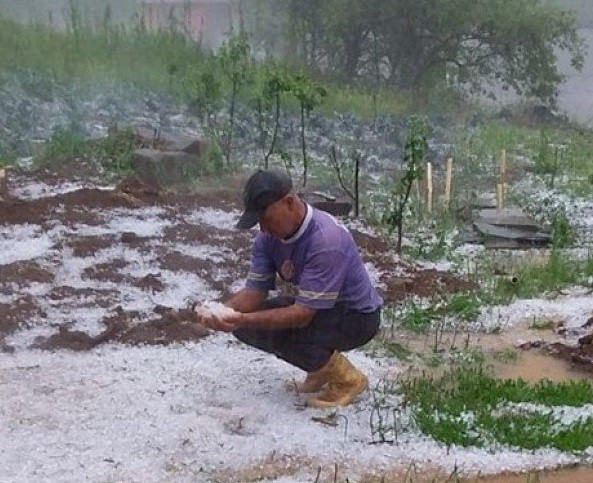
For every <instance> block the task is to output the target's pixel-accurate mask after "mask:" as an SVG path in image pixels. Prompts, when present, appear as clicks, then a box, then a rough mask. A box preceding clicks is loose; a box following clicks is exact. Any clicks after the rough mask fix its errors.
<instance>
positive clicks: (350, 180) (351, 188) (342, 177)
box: [329, 146, 362, 218]
mask: <svg viewBox="0 0 593 483" xmlns="http://www.w3.org/2000/svg"><path fill="white" fill-rule="evenodd" d="M361 159H362V153H361V152H360V151H358V150H357V149H353V150H352V155H351V160H352V164H351V165H350V166H349V167H348V166H347V165H346V163H345V162H344V161H338V156H337V154H336V147H335V146H332V147H331V148H330V150H329V160H330V163H331V165H332V167H333V168H334V170H335V172H336V175H337V176H338V182H339V183H340V186H341V187H342V189H343V190H344V191H345V192H346V194H347V195H348V196H349V197H350V199H352V201H353V202H354V217H355V218H358V215H359V214H360V190H359V184H360V161H361Z"/></svg>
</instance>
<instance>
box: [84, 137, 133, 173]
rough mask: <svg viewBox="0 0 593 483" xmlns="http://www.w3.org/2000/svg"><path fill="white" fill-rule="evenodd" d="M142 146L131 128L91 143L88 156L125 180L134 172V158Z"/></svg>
mask: <svg viewBox="0 0 593 483" xmlns="http://www.w3.org/2000/svg"><path fill="white" fill-rule="evenodd" d="M141 144H142V143H141V141H139V140H138V138H137V136H136V134H135V133H134V131H133V129H132V128H131V127H129V128H127V129H123V130H119V131H114V132H110V133H109V134H108V135H107V137H104V138H101V139H98V140H96V141H94V142H93V143H90V145H89V148H88V153H87V155H88V157H90V158H91V159H92V160H93V161H95V162H96V163H98V164H99V165H101V166H102V167H103V168H104V169H106V170H107V171H108V172H112V173H115V174H116V175H117V176H118V177H121V178H123V177H125V176H128V175H129V174H130V173H131V172H132V166H131V162H132V156H133V154H134V150H135V149H137V148H139V147H141Z"/></svg>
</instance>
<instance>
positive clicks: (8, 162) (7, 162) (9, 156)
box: [0, 150, 17, 168]
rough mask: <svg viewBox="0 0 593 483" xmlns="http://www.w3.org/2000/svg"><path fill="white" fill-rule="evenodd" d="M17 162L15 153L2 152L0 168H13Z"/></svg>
mask: <svg viewBox="0 0 593 483" xmlns="http://www.w3.org/2000/svg"><path fill="white" fill-rule="evenodd" d="M16 160H17V156H16V154H15V153H14V152H13V151H8V150H7V151H5V152H2V151H0V168H1V167H4V166H12V165H13V164H14V163H15V162H16Z"/></svg>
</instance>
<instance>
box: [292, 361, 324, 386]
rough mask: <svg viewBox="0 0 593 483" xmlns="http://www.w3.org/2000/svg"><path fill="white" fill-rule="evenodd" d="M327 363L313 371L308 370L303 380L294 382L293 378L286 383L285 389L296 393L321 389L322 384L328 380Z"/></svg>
mask: <svg viewBox="0 0 593 483" xmlns="http://www.w3.org/2000/svg"><path fill="white" fill-rule="evenodd" d="M328 365H329V363H328V364H326V365H325V366H323V367H322V368H321V369H318V370H316V371H313V372H308V373H307V377H305V380H304V381H303V382H296V381H295V380H292V381H288V382H287V383H286V389H287V390H288V391H291V392H296V393H297V394H300V393H303V394H309V393H313V392H318V391H321V389H322V388H323V386H325V385H326V384H327V383H328V382H329V376H330V374H329V371H328Z"/></svg>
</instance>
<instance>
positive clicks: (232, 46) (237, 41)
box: [217, 34, 251, 165]
mask: <svg viewBox="0 0 593 483" xmlns="http://www.w3.org/2000/svg"><path fill="white" fill-rule="evenodd" d="M250 52H251V48H250V46H249V43H248V42H247V37H246V36H245V35H243V34H239V35H235V36H231V37H229V38H228V39H227V40H225V42H224V43H223V45H222V47H220V49H219V51H218V55H217V58H218V61H219V63H220V67H221V70H222V73H223V74H224V75H225V76H226V77H227V79H228V80H229V81H230V83H231V95H230V103H229V127H228V132H227V139H226V153H225V156H226V160H227V164H229V165H230V163H231V152H232V146H233V131H234V123H235V107H236V103H237V95H238V94H239V91H240V89H241V88H242V87H243V86H244V85H245V84H246V83H248V82H249V80H250V76H251V69H250V64H249V62H250V61H249V54H250Z"/></svg>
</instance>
